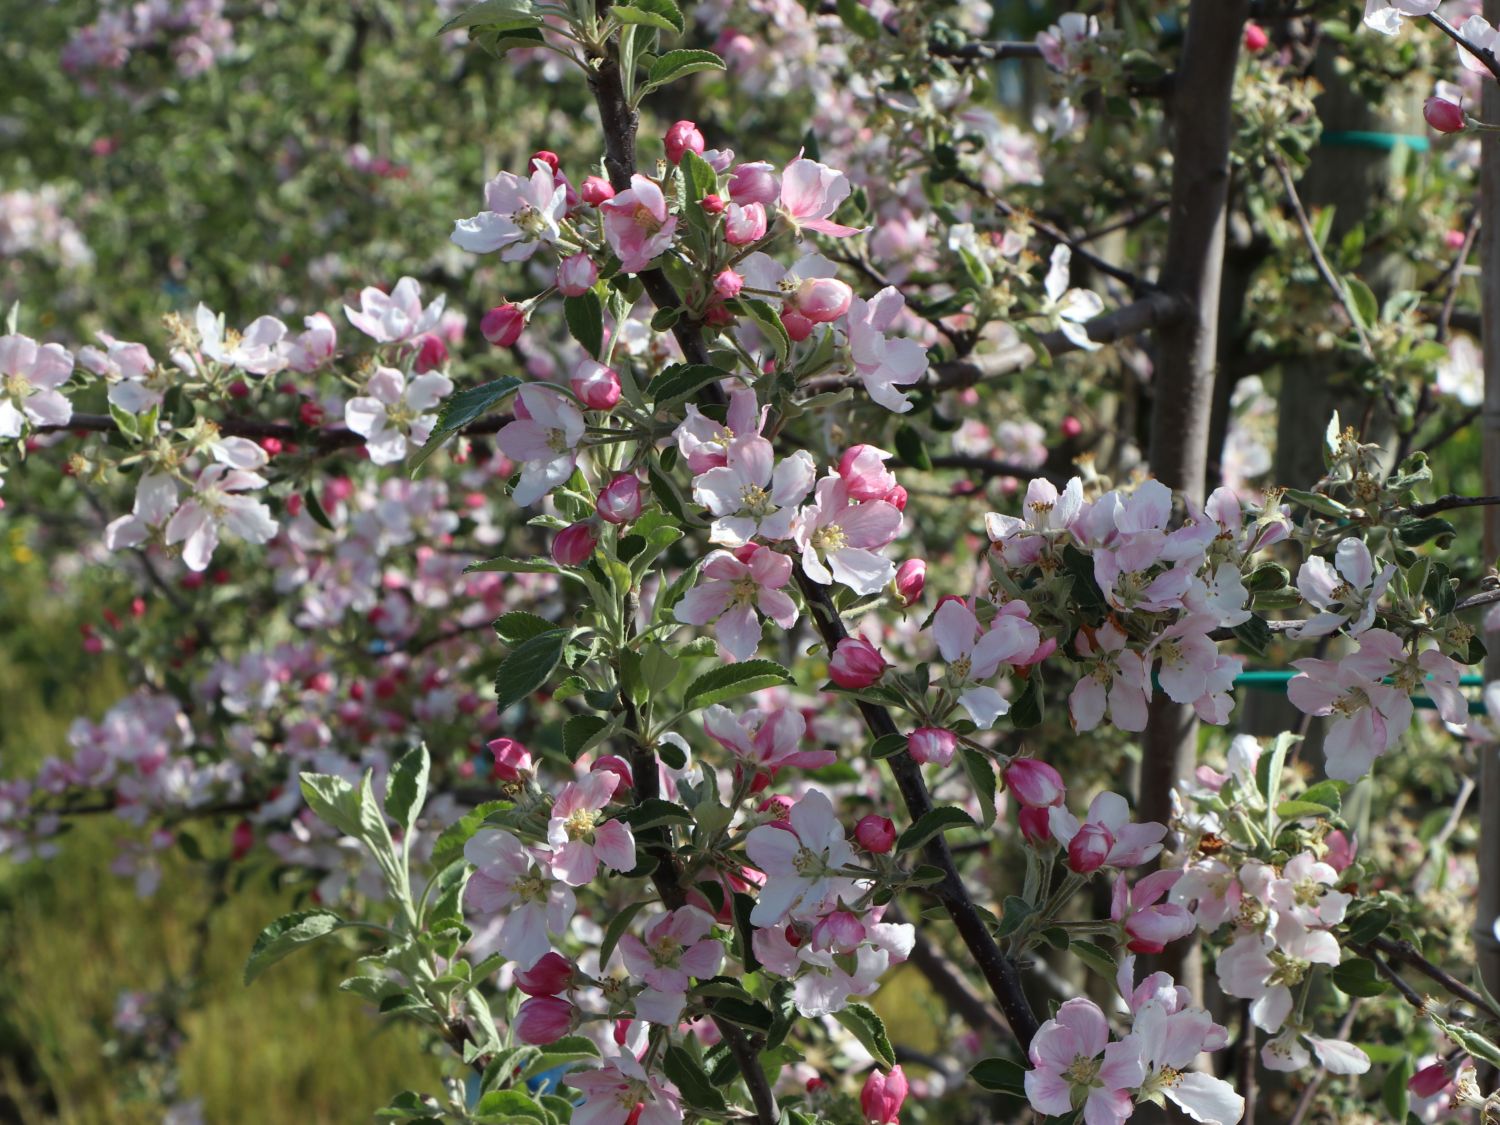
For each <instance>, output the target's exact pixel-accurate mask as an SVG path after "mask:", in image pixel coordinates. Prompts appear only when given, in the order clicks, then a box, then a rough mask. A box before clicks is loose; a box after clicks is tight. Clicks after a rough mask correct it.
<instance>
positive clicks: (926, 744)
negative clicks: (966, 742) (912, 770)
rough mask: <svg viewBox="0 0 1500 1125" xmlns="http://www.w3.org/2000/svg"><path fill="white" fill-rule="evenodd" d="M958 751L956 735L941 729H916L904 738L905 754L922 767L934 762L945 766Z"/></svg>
mask: <svg viewBox="0 0 1500 1125" xmlns="http://www.w3.org/2000/svg"><path fill="white" fill-rule="evenodd" d="M957 749H958V735H956V734H954V733H953V732H952V731H951V730H944V729H943V728H942V727H918V728H917V729H916V730H914V731H912V732H911V734H909V735H907V736H906V752H907V753H908V754H910V755H911V756H912V757H913V758H914V759H915V760H916V761H918V762H920V763H922V764H923V765H924V766H925V765H926V764H927V763H929V762H936V763H937V764H938V765H940V766H946V765H947V764H948V763H949V762H951V761H953V752H954V751H955V750H957Z"/></svg>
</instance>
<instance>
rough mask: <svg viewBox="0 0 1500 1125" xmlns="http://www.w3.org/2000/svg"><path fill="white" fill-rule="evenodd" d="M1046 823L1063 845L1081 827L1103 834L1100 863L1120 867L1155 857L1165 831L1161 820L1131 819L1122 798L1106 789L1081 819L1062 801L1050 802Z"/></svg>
mask: <svg viewBox="0 0 1500 1125" xmlns="http://www.w3.org/2000/svg"><path fill="white" fill-rule="evenodd" d="M1047 823H1048V824H1049V825H1050V827H1051V828H1052V835H1053V836H1055V837H1056V838H1057V840H1058V841H1059V842H1060V843H1061V844H1063V845H1064V846H1065V847H1066V846H1067V845H1068V844H1069V842H1070V841H1071V840H1072V839H1073V837H1075V836H1077V835H1078V834H1079V833H1080V832H1081V831H1082V830H1084V829H1089V830H1090V831H1091V832H1094V833H1097V834H1102V837H1103V839H1104V840H1105V841H1106V842H1107V844H1108V848H1107V850H1106V851H1105V855H1104V860H1103V863H1104V864H1107V865H1108V866H1110V867H1119V868H1124V867H1138V866H1139V865H1140V864H1143V863H1145V862H1146V861H1147V860H1150V859H1154V858H1156V856H1157V855H1158V854H1160V852H1161V848H1162V845H1161V841H1162V839H1163V838H1164V837H1165V836H1166V834H1167V828H1166V825H1163V824H1155V823H1152V822H1150V821H1146V822H1144V823H1141V824H1136V823H1133V822H1132V821H1131V819H1130V806H1129V804H1127V803H1126V801H1125V798H1124V797H1121V796H1120V795H1119V794H1118V793H1109V792H1105V793H1100V794H1099V795H1098V796H1097V797H1095V798H1094V799H1093V801H1092V802H1091V803H1090V804H1089V811H1088V816H1087V817H1086V818H1085V819H1084V821H1083V822H1082V823H1080V822H1079V820H1078V818H1077V817H1076V816H1074V815H1073V814H1072V813H1070V812H1069V811H1068V810H1067V809H1066V808H1064V807H1063V806H1061V805H1053V806H1052V807H1051V808H1049V809H1048V810H1047Z"/></svg>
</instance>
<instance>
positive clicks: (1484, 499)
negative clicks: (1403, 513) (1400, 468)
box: [1406, 492, 1500, 518]
mask: <svg viewBox="0 0 1500 1125" xmlns="http://www.w3.org/2000/svg"><path fill="white" fill-rule="evenodd" d="M1495 504H1500V496H1459V495H1458V494H1457V493H1453V492H1450V493H1448V494H1447V495H1446V496H1439V497H1438V498H1437V499H1436V500H1430V501H1428V502H1427V503H1426V504H1413V505H1412V506H1411V507H1410V508H1407V509H1406V510H1407V511H1408V512H1410V513H1411V514H1412V515H1414V516H1417V517H1418V518H1422V517H1426V516H1433V515H1436V514H1437V513H1438V512H1451V511H1453V510H1454V509H1455V508H1487V507H1490V506H1492V505H1495Z"/></svg>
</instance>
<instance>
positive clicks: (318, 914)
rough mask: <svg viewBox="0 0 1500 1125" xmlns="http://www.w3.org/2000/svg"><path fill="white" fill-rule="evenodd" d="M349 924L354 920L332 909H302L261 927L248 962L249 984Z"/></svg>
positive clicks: (246, 964) (246, 972) (246, 970)
mask: <svg viewBox="0 0 1500 1125" xmlns="http://www.w3.org/2000/svg"><path fill="white" fill-rule="evenodd" d="M349 925H353V923H351V922H345V921H344V920H343V919H342V918H340V917H339V916H338V915H337V914H335V913H334V912H333V911H331V910H299V911H297V912H296V913H294V914H283V915H282V916H281V917H280V918H278V919H276V921H274V922H272V923H271V924H270V925H269V926H267V927H266V928H265V929H263V930H261V932H260V936H259V937H257V938H256V939H255V945H254V946H252V947H251V949H250V959H249V960H248V961H246V962H245V983H246V984H250V983H251V982H253V981H254V980H255V978H256V977H258V976H260V974H261V973H263V972H265V971H266V970H267V969H269V968H270V967H271V966H272V965H274V964H276V962H277V961H280V960H281V959H282V958H283V957H285V956H286V955H287V954H289V953H293V952H295V951H296V950H298V949H300V948H302V946H304V945H307V944H308V943H310V942H314V941H317V940H318V939H319V938H320V937H324V936H326V935H328V934H331V933H333V931H334V930H337V929H339V928H341V927H344V926H349Z"/></svg>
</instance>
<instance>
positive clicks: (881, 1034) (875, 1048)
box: [833, 1004, 896, 1070]
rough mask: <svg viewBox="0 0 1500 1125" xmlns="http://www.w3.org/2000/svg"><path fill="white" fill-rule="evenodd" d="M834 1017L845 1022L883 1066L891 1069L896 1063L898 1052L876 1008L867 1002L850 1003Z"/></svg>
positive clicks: (848, 1029)
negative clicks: (893, 1046)
mask: <svg viewBox="0 0 1500 1125" xmlns="http://www.w3.org/2000/svg"><path fill="white" fill-rule="evenodd" d="M833 1018H834V1019H836V1020H838V1021H839V1023H841V1024H843V1025H844V1028H845V1029H846V1030H847V1031H848V1032H849V1033H850V1034H851V1035H853V1036H854V1038H856V1039H858V1040H859V1042H860V1045H861V1046H862V1047H864V1049H865V1050H867V1051H869V1052H870V1054H871V1055H872V1056H874V1058H875V1061H876V1062H878V1063H880V1065H881V1066H883V1067H885V1068H886V1069H887V1070H889V1069H890V1068H891V1067H893V1066H895V1065H896V1052H895V1051H894V1050H893V1049H892V1048H891V1041H890V1039H889V1037H887V1035H886V1033H885V1024H884V1023H883V1022H882V1021H881V1019H880V1017H879V1016H878V1015H876V1014H875V1009H873V1008H871V1007H870V1006H869V1005H867V1004H850V1005H849V1006H848V1007H847V1008H845V1009H844V1010H843V1011H842V1012H835V1013H834V1014H833Z"/></svg>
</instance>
